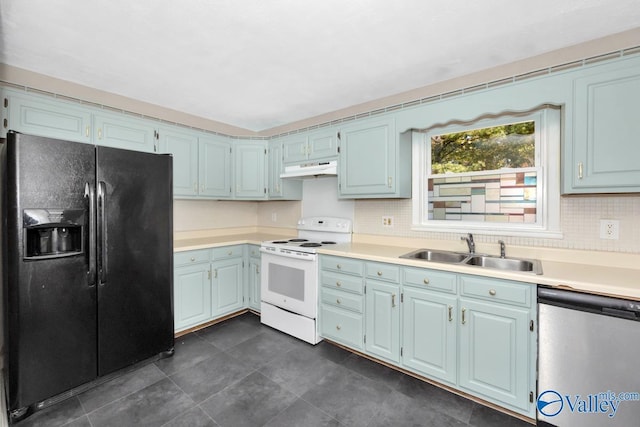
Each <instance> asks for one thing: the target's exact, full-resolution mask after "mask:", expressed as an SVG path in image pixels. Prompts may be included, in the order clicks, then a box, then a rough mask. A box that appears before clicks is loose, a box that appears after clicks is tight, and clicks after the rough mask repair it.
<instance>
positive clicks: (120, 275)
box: [0, 132, 174, 419]
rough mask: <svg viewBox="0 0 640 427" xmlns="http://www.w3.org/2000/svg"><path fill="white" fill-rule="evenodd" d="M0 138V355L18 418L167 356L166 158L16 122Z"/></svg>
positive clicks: (169, 233)
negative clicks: (30, 129) (23, 128)
mask: <svg viewBox="0 0 640 427" xmlns="http://www.w3.org/2000/svg"><path fill="white" fill-rule="evenodd" d="M0 141H1V140H0ZM2 145H3V147H1V149H2V173H3V179H2V181H3V197H2V199H3V200H2V202H3V204H4V206H2V212H3V227H2V233H3V236H2V237H3V239H2V240H3V246H2V251H3V254H2V258H3V264H2V265H3V271H2V276H3V305H4V307H3V312H4V319H3V321H4V328H3V329H4V349H5V351H4V357H5V361H4V363H5V365H6V366H5V375H6V376H7V378H6V382H7V392H8V396H7V398H8V406H9V408H8V409H9V411H10V414H11V416H12V418H14V419H17V418H20V417H21V416H22V415H24V414H26V413H27V412H31V410H32V409H34V408H36V409H37V408H39V407H42V406H46V402H47V401H48V400H51V399H50V398H51V397H52V396H56V395H57V396H58V399H59V398H60V395H61V394H62V396H63V397H64V394H65V393H66V394H69V395H71V393H73V390H76V389H77V388H78V387H79V386H81V385H83V384H87V383H89V384H90V383H92V382H96V381H94V380H97V379H99V378H100V377H103V376H105V375H107V374H110V373H113V372H115V371H118V370H120V369H121V368H125V367H128V366H131V365H134V364H136V363H137V362H141V361H144V360H147V359H150V358H152V357H154V356H158V355H171V354H173V345H174V339H173V336H174V335H173V224H172V219H173V204H172V198H173V194H172V158H171V156H170V155H158V154H151V153H142V152H136V151H129V150H121V149H114V148H109V147H102V146H94V145H89V144H82V143H76V142H69V141H60V140H55V139H50V138H43V137H36V136H30V135H24V134H19V133H14V132H9V133H8V135H7V139H6V141H4V143H3V144H2ZM80 388H82V387H80Z"/></svg>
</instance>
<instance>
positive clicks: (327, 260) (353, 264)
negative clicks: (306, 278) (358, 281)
mask: <svg viewBox="0 0 640 427" xmlns="http://www.w3.org/2000/svg"><path fill="white" fill-rule="evenodd" d="M322 269H323V270H332V271H339V272H341V273H347V274H355V275H357V276H362V273H363V262H362V261H358V260H356V259H352V258H341V257H333V256H323V257H322Z"/></svg>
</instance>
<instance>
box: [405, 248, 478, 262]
mask: <svg viewBox="0 0 640 427" xmlns="http://www.w3.org/2000/svg"><path fill="white" fill-rule="evenodd" d="M468 256H469V255H468V254H463V253H460V252H449V251H435V250H431V249H418V250H417V251H413V252H409V253H408V254H404V255H401V256H400V258H408V259H421V260H424V261H432V262H445V263H449V264H457V263H461V262H462V261H464V260H465V259H467V258H468Z"/></svg>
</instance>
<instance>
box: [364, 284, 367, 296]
mask: <svg viewBox="0 0 640 427" xmlns="http://www.w3.org/2000/svg"><path fill="white" fill-rule="evenodd" d="M364 294H365V295H366V294H367V285H365V286H364Z"/></svg>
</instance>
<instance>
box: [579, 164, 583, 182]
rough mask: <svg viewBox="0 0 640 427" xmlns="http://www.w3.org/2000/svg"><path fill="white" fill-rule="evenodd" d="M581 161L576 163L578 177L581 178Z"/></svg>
mask: <svg viewBox="0 0 640 427" xmlns="http://www.w3.org/2000/svg"><path fill="white" fill-rule="evenodd" d="M582 177H583V175H582V162H580V163H578V179H582Z"/></svg>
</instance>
